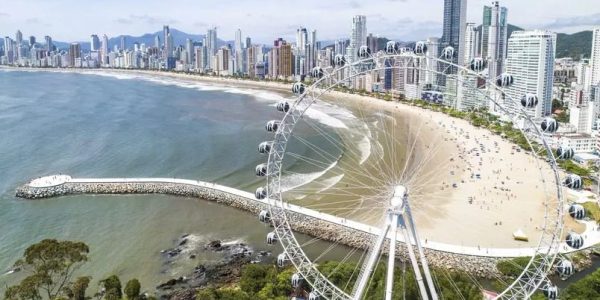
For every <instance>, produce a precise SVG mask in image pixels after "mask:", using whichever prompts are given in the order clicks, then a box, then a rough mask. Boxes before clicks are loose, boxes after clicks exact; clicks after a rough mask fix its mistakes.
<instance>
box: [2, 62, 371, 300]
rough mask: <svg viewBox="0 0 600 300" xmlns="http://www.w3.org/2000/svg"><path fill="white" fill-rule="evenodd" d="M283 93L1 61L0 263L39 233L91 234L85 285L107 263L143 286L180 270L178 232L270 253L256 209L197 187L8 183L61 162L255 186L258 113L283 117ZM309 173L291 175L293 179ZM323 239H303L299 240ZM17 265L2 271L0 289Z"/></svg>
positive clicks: (104, 173)
mask: <svg viewBox="0 0 600 300" xmlns="http://www.w3.org/2000/svg"><path fill="white" fill-rule="evenodd" d="M289 96H290V95H286V94H279V93H275V92H268V91H259V90H249V89H241V88H234V87H217V86H212V85H208V84H201V83H198V82H182V81H176V80H171V79H165V78H161V77H152V76H145V77H144V76H138V75H125V74H119V75H116V74H110V75H108V74H96V75H90V74H85V75H83V74H76V73H55V72H31V71H13V70H1V69H0V137H1V138H2V142H0V160H1V162H0V229H1V230H2V231H1V232H2V236H1V238H0V274H2V273H4V272H5V271H8V270H9V269H10V267H11V265H12V264H13V263H14V262H15V261H16V260H17V259H18V258H20V257H21V256H22V254H23V251H24V249H25V248H26V247H27V246H29V245H30V244H32V243H35V242H37V241H40V240H42V239H45V238H56V239H61V240H66V239H68V240H80V241H83V242H85V243H87V244H88V245H89V246H90V249H91V253H90V261H89V262H88V263H87V264H86V265H85V266H84V267H83V268H82V269H81V270H80V272H79V273H80V274H85V275H91V276H92V277H93V280H92V285H91V288H90V290H94V289H95V288H97V286H96V283H97V282H98V281H99V280H100V279H102V278H105V277H107V276H109V275H111V274H117V275H119V276H121V277H122V280H125V281H126V280H128V279H130V278H134V277H135V278H138V279H140V281H141V282H142V285H143V288H142V289H143V290H153V289H154V286H155V285H157V284H158V283H160V282H163V281H165V280H167V279H169V278H172V277H173V276H179V275H185V274H186V272H189V271H190V270H191V268H193V266H194V264H197V262H189V263H181V264H166V263H165V261H164V259H163V256H162V254H161V253H160V251H161V250H164V249H167V248H172V247H174V246H176V243H177V239H178V238H179V237H180V236H182V235H184V234H191V237H193V241H194V242H197V243H207V242H208V241H210V240H214V239H219V240H223V241H225V242H231V241H243V242H246V243H248V244H250V245H251V246H252V247H253V248H254V249H255V251H261V250H266V251H273V253H274V255H276V254H278V253H279V251H280V250H279V248H278V247H271V246H268V245H266V244H265V242H264V240H265V235H266V234H267V233H268V232H269V231H270V229H269V227H267V226H265V225H263V224H261V223H259V222H258V220H257V218H256V216H253V215H251V214H248V213H245V212H240V211H238V210H236V209H233V208H230V207H225V206H222V205H218V204H216V203H211V202H208V201H203V200H201V199H191V198H183V197H173V196H165V195H136V196H116V195H115V196H112V195H111V196H107V195H98V196H92V195H79V196H67V197H60V198H53V199H45V200H36V201H31V200H23V199H17V198H15V197H14V192H15V188H16V187H18V186H19V185H21V184H24V183H26V182H27V181H28V180H30V179H32V178H35V177H39V176H44V175H51V174H58V173H62V174H69V175H71V176H73V177H177V178H186V179H198V180H203V181H208V182H216V183H219V184H223V185H227V186H231V187H234V188H238V189H242V190H247V191H254V189H255V188H256V187H257V186H259V185H260V184H261V183H262V182H263V180H262V179H261V178H257V177H256V176H255V175H254V166H255V165H257V164H259V163H261V162H264V160H265V157H264V156H261V155H260V154H259V153H258V152H257V145H258V143H259V142H261V141H263V140H268V138H269V136H270V134H269V133H267V132H266V131H265V129H264V125H265V123H266V122H267V121H268V120H270V119H278V118H281V114H280V113H278V112H277V111H276V109H275V104H276V103H277V101H278V100H281V99H284V98H286V97H289ZM328 108H329V109H328ZM336 114H337V115H336ZM307 115H308V116H309V117H310V118H312V119H313V120H314V121H315V122H319V123H321V124H323V126H326V127H332V128H334V127H336V126H337V127H340V126H346V125H345V122H347V121H348V119H347V117H348V115H349V112H348V111H344V110H335V109H331V107H328V106H323V107H322V109H320V110H317V109H314V110H311V111H310V112H308V113H307ZM350 116H351V114H350ZM344 118H346V119H344ZM363 147H364V145H363ZM335 155H338V154H335ZM361 155H362V156H365V154H364V153H363V154H361ZM366 155H367V156H368V154H366ZM317 177H318V176H317ZM315 178H316V177H314V176H312V177H311V176H308V175H305V176H304V177H303V178H288V180H289V181H290V182H291V183H290V184H296V185H297V184H298V182H300V184H301V182H302V181H303V180H304V181H306V180H314V179H315ZM300 239H301V240H302V239H305V240H307V238H305V237H300ZM323 247H326V244H324V243H322V242H317V243H314V242H311V246H310V247H308V248H307V251H309V252H311V251H314V253H320V251H321V249H323ZM339 253H343V252H339ZM332 255H333V257H335V255H336V254H335V251H333V252H332ZM198 259H199V260H212V259H219V258H218V257H217V256H214V255H207V256H206V257H200V258H198ZM18 277H19V275H18V274H16V275H15V274H4V275H0V292H3V289H4V287H5V284H11V283H13V282H14V281H15V280H16V279H17V278H18Z"/></svg>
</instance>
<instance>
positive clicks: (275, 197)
mask: <svg viewBox="0 0 600 300" xmlns="http://www.w3.org/2000/svg"><path fill="white" fill-rule="evenodd" d="M397 57H411V58H416V57H424V58H427V59H432V60H434V61H435V62H436V63H439V62H442V63H444V64H447V65H450V67H455V68H457V69H458V70H460V71H463V72H466V73H467V74H469V75H474V76H477V77H482V75H481V74H479V73H477V72H474V71H472V70H470V69H467V68H465V67H463V66H459V65H456V64H454V63H453V62H449V61H447V60H442V59H439V58H436V57H429V56H426V55H417V54H414V53H402V54H399V53H395V54H385V55H383V56H380V57H377V58H376V59H391V58H397ZM373 59H374V57H372V56H370V57H367V58H364V59H360V60H357V61H354V62H352V63H351V64H345V65H344V66H342V67H339V68H334V71H335V72H339V71H340V70H342V69H347V68H350V69H351V68H354V67H355V66H357V65H360V64H361V63H365V62H368V61H371V60H373ZM373 70H377V69H369V70H367V71H363V72H357V73H356V74H352V75H351V76H350V77H351V78H353V77H356V76H359V75H361V74H366V73H367V72H368V71H373ZM428 71H434V72H435V70H428ZM335 72H326V73H325V74H324V76H323V77H321V78H319V79H318V80H317V81H315V82H313V83H311V84H310V85H309V86H306V89H305V90H304V91H303V93H302V94H301V95H299V96H298V97H297V98H296V99H295V101H294V102H293V103H291V107H290V110H289V111H287V112H286V113H285V115H284V117H283V118H282V121H281V128H280V129H282V130H281V132H283V129H284V128H285V127H287V126H290V127H291V128H289V135H291V132H293V129H294V126H295V125H296V123H297V121H298V120H299V118H300V117H301V116H303V115H304V113H305V112H306V109H308V108H309V107H310V106H311V105H312V104H313V103H314V102H315V101H316V99H318V97H320V96H321V95H323V94H324V93H326V92H328V91H329V90H331V89H332V88H333V87H335V86H338V85H339V84H340V81H334V82H333V83H331V84H329V85H328V86H327V88H325V89H323V88H320V87H319V84H320V83H322V82H324V81H325V80H327V79H330V78H332V75H333V74H334V73H335ZM445 75H447V74H445ZM486 86H489V87H492V88H494V89H495V90H496V91H499V92H501V93H502V94H503V95H505V96H506V97H508V98H509V99H510V100H511V101H513V102H514V103H518V102H517V101H515V99H512V97H510V96H509V95H506V94H505V93H504V90H503V89H502V88H500V87H498V86H497V85H496V84H495V83H490V82H488V81H486ZM315 90H317V91H320V92H319V93H317V94H318V96H317V97H316V98H315V97H314V95H315V93H314V92H315ZM309 93H310V94H311V96H309ZM486 98H487V100H489V101H492V102H494V103H495V104H496V105H497V106H499V107H501V108H503V106H501V105H500V104H498V103H496V101H495V100H494V99H492V97H489V96H486ZM303 101H304V102H308V104H307V105H306V107H303V106H301V105H305V104H303ZM517 107H519V108H520V109H519V111H520V115H521V117H524V118H525V120H526V121H527V122H529V123H530V124H532V125H534V126H533V128H534V129H535V130H536V132H537V134H538V135H539V137H541V140H542V141H543V143H542V144H543V145H542V146H543V147H544V148H545V150H546V151H547V152H548V156H549V157H550V159H551V166H552V169H553V173H554V175H555V179H556V185H557V191H556V192H557V206H558V207H559V208H561V209H559V210H558V211H560V212H559V213H558V214H559V216H560V218H557V219H558V220H557V223H556V224H555V226H556V227H555V229H554V231H553V232H552V241H554V242H555V243H554V244H555V245H558V243H560V239H561V236H562V230H563V224H562V216H563V213H562V205H563V196H562V191H561V187H560V175H559V174H558V171H557V170H556V160H555V158H554V155H553V154H552V151H551V149H550V147H549V146H548V143H547V142H546V140H545V138H544V135H543V134H542V133H541V132H539V129H538V128H537V126H535V123H534V122H533V120H532V119H531V118H530V116H529V115H528V114H527V113H526V112H525V110H524V109H523V108H521V107H520V106H517ZM298 108H299V109H298ZM297 112H299V114H298V115H294V113H297ZM505 112H508V111H507V110H505ZM288 118H292V122H291V123H289V124H286V123H285V121H286V119H288ZM519 130H520V131H521V132H523V131H522V129H519ZM281 132H280V131H277V132H276V133H275V139H274V140H273V143H274V144H278V141H277V138H278V137H279V138H281V137H282V133H281ZM526 139H527V142H528V144H529V145H530V146H532V145H531V141H530V140H529V138H528V137H526ZM287 140H288V138H284V139H283V141H282V143H283V147H282V150H283V151H282V154H281V155H273V152H270V153H269V157H268V162H267V166H268V167H269V166H271V165H272V164H273V163H279V164H280V165H279V167H277V168H275V172H269V173H268V174H267V176H266V178H267V185H266V189H267V195H268V196H267V199H268V203H269V211H270V212H271V215H272V216H275V215H276V214H275V212H278V213H281V214H282V218H281V219H278V220H277V221H275V218H274V219H273V222H274V224H273V225H274V227H275V232H276V233H277V235H278V236H279V234H280V233H282V236H280V237H279V239H280V240H281V241H282V242H281V244H282V246H283V248H284V253H286V255H287V251H288V250H289V248H290V246H292V247H297V248H298V249H296V250H300V251H299V255H303V261H302V262H301V263H298V264H297V261H295V260H291V261H292V264H293V265H294V267H295V268H296V269H297V270H298V272H299V273H300V274H301V275H302V276H303V277H304V278H306V279H309V278H311V277H315V276H307V275H310V274H308V272H310V271H314V272H316V273H317V274H318V275H316V278H315V280H313V281H311V280H307V282H308V283H309V284H310V285H311V286H313V288H314V289H315V291H316V292H317V293H319V294H321V295H322V296H324V297H326V296H327V295H329V294H330V293H331V294H332V295H333V296H332V297H331V298H332V299H350V298H351V297H352V295H348V294H347V293H345V292H343V291H342V290H341V289H339V287H337V286H336V285H334V284H333V283H331V282H330V281H329V280H328V279H327V278H326V277H325V276H323V275H322V274H321V273H320V272H319V271H318V270H317V269H316V266H315V265H314V263H313V262H312V261H311V259H310V258H308V257H307V256H306V254H305V253H304V252H303V250H302V247H301V245H300V244H299V243H298V241H297V240H296V238H295V235H294V233H293V231H292V229H291V225H290V224H289V220H288V216H287V214H286V209H285V204H286V203H287V201H285V200H284V199H283V197H282V194H283V192H282V191H281V171H282V169H281V162H282V161H283V159H284V156H285V153H286V146H287ZM534 155H535V156H536V157H537V154H535V153H534ZM273 184H274V185H275V186H276V189H277V191H276V192H274V193H273V192H271V191H270V188H271V186H272V185H273ZM277 210H278V211H277ZM546 210H548V208H547V206H546ZM546 214H547V211H546ZM547 221H548V220H547V218H546V217H545V218H544V227H543V229H544V230H542V236H541V237H540V242H539V243H538V247H536V251H535V255H533V256H532V258H531V259H530V261H529V262H528V264H527V266H526V267H525V268H524V270H523V272H522V273H521V274H520V275H519V277H518V278H517V279H516V280H515V281H514V282H513V283H512V284H511V285H510V286H509V287H508V288H507V289H506V290H504V291H503V292H502V293H501V294H500V295H499V296H498V298H502V299H505V298H506V297H507V296H508V298H514V297H513V296H510V295H508V294H510V291H511V290H512V289H515V288H516V286H517V285H518V283H520V282H521V280H522V279H523V277H525V276H526V275H527V273H528V271H529V269H528V268H530V267H531V266H532V264H533V263H534V261H535V260H536V257H537V256H538V255H539V254H542V255H543V256H550V259H549V260H546V261H544V262H542V264H541V266H540V267H536V269H535V271H536V273H535V275H538V276H537V277H539V276H541V275H542V274H543V275H544V277H545V274H547V273H548V270H549V269H550V268H551V267H552V264H553V262H554V260H555V257H556V250H555V249H554V248H555V247H552V245H551V246H549V247H548V248H547V250H546V252H547V254H543V253H540V249H542V245H541V244H542V242H543V239H544V235H545V234H546V230H545V229H546V228H547ZM275 222H277V223H275ZM278 229H279V230H278ZM287 235H289V236H287ZM557 235H558V240H557ZM284 241H285V242H284ZM284 243H288V244H286V245H284ZM296 250H294V251H296ZM301 264H302V265H301ZM542 267H545V268H542ZM313 275H314V274H313ZM319 275H320V276H319ZM535 277H536V276H534V277H533V280H535ZM531 278H532V277H528V279H530V280H528V281H527V282H524V285H525V286H529V287H532V288H531V289H530V291H531V293H533V292H534V291H535V290H536V289H537V287H538V286H539V285H540V284H541V283H542V282H541V281H540V282H537V283H535V284H534V285H531V284H530V282H529V281H531ZM323 285H324V286H323ZM317 287H321V288H328V287H329V288H330V290H327V291H321V290H319V289H317ZM528 291H529V290H528ZM518 295H521V296H522V295H525V294H523V293H519V294H518ZM526 295H527V296H529V295H530V294H526Z"/></svg>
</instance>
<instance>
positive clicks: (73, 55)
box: [69, 43, 81, 67]
mask: <svg viewBox="0 0 600 300" xmlns="http://www.w3.org/2000/svg"><path fill="white" fill-rule="evenodd" d="M80 59H81V46H80V45H79V44H78V43H72V44H71V45H70V46H69V67H81V66H80V65H78V63H77V62H78V61H79V60H80Z"/></svg>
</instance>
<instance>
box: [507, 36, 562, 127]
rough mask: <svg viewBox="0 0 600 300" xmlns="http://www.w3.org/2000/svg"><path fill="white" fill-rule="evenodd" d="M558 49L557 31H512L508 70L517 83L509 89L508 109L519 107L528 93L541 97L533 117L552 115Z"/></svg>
mask: <svg viewBox="0 0 600 300" xmlns="http://www.w3.org/2000/svg"><path fill="white" fill-rule="evenodd" d="M555 52H556V33H553V32H549V31H542V30H533V31H515V32H513V33H512V35H511V37H510V38H509V40H508V49H507V58H506V72H507V73H509V74H512V75H513V77H514V84H513V85H512V86H510V87H508V88H507V89H506V95H507V96H508V97H507V98H506V100H505V101H504V106H505V107H506V108H508V109H518V107H517V105H518V103H519V101H520V99H521V97H523V95H525V94H528V93H529V94H534V95H537V96H538V99H539V104H538V105H537V106H536V107H535V108H532V109H529V110H528V113H529V114H530V115H531V116H532V117H534V118H541V117H544V116H547V115H550V113H551V110H552V83H553V76H554V55H555ZM509 98H510V99H512V100H513V101H511V100H510V99H509Z"/></svg>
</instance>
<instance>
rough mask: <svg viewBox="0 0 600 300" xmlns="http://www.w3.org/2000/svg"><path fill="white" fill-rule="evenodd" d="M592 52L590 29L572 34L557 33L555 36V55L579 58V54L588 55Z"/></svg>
mask: <svg viewBox="0 0 600 300" xmlns="http://www.w3.org/2000/svg"><path fill="white" fill-rule="evenodd" d="M590 53H592V31H590V30H586V31H581V32H577V33H573V34H565V33H559V34H558V35H557V36H556V57H557V58H561V57H572V58H574V59H579V58H580V57H581V56H583V57H587V58H589V57H590Z"/></svg>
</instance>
